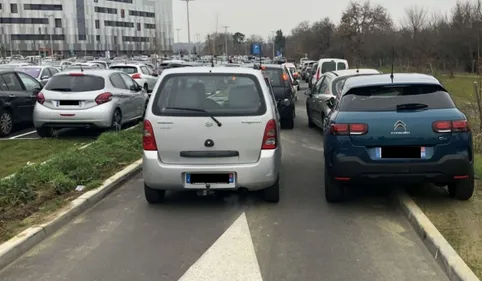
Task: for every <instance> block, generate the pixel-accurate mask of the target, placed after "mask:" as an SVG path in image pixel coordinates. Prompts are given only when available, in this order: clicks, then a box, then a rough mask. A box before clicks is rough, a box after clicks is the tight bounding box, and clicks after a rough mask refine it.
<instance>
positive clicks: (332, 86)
mask: <svg viewBox="0 0 482 281" xmlns="http://www.w3.org/2000/svg"><path fill="white" fill-rule="evenodd" d="M373 74H380V71H378V70H376V69H347V70H340V71H331V72H326V73H325V74H323V75H322V76H321V77H320V79H319V80H318V82H317V83H316V85H315V86H314V87H313V88H311V89H307V90H306V92H305V95H306V96H307V97H306V114H307V115H308V126H309V127H315V126H317V127H319V128H321V129H323V128H324V127H325V125H324V123H325V119H326V117H327V116H328V115H329V114H330V112H331V108H330V107H328V105H327V101H328V100H330V99H331V98H333V97H335V98H336V97H337V96H338V95H339V94H340V93H341V89H342V88H343V84H344V83H345V81H346V80H347V79H348V78H349V77H354V76H360V75H373Z"/></svg>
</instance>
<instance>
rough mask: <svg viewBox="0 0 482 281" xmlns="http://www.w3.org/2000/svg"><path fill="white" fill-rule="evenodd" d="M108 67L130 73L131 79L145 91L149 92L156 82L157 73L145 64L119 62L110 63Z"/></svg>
mask: <svg viewBox="0 0 482 281" xmlns="http://www.w3.org/2000/svg"><path fill="white" fill-rule="evenodd" d="M110 69H115V70H119V71H123V72H124V73H126V74H128V75H130V76H131V77H132V79H134V80H136V82H137V84H139V85H141V86H142V87H143V88H144V89H145V90H146V91H147V93H151V92H152V90H153V89H154V86H155V85H156V83H157V79H158V78H159V75H158V74H157V73H156V72H154V70H153V69H151V68H149V67H148V66H147V65H145V64H138V63H135V64H134V63H119V64H111V66H110Z"/></svg>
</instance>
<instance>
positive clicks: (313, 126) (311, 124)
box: [308, 115, 316, 128]
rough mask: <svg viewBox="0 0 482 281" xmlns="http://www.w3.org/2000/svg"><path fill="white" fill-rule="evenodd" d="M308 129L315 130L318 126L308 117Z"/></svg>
mask: <svg viewBox="0 0 482 281" xmlns="http://www.w3.org/2000/svg"><path fill="white" fill-rule="evenodd" d="M308 127H310V128H315V127H316V124H315V123H313V120H311V117H310V116H309V115H308Z"/></svg>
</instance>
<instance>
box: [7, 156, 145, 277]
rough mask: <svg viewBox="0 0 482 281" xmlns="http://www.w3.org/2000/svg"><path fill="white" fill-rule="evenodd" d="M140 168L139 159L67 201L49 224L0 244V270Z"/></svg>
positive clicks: (28, 229) (27, 230) (30, 229)
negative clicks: (98, 185) (100, 184)
mask: <svg viewBox="0 0 482 281" xmlns="http://www.w3.org/2000/svg"><path fill="white" fill-rule="evenodd" d="M141 167H142V159H139V160H137V161H136V162H134V163H132V164H131V165H129V166H127V167H125V168H124V169H123V170H121V171H120V172H118V173H116V174H115V175H113V176H112V177H110V178H108V179H107V180H105V181H104V183H103V184H102V186H100V187H98V188H96V189H92V190H90V191H87V192H85V193H84V194H82V195H80V196H79V197H77V198H76V199H74V200H73V201H71V202H70V204H69V206H67V207H65V208H64V209H63V210H62V212H60V213H58V214H57V215H56V216H55V218H53V219H52V220H50V221H49V222H46V223H43V224H40V225H34V226H31V227H29V228H27V229H26V230H24V231H22V232H20V233H19V234H17V235H16V236H15V237H13V238H11V239H10V240H8V241H6V242H4V243H2V244H0V270H1V269H3V268H4V267H6V266H7V265H9V264H10V263H12V262H14V261H15V260H16V259H18V258H19V257H20V256H22V255H23V254H24V253H26V252H27V251H28V250H30V249H31V248H33V247H34V246H35V245H37V244H38V243H40V242H41V241H42V240H44V239H45V238H47V237H49V236H50V235H52V234H53V233H54V232H56V231H57V230H59V229H60V228H61V227H63V226H65V225H66V224H67V223H69V222H70V221H71V220H72V219H73V218H75V217H76V216H78V215H79V214H81V213H82V212H84V211H86V210H87V209H89V208H90V207H92V206H93V205H95V204H96V203H98V202H99V201H100V200H102V199H103V198H104V197H106V196H107V195H108V194H109V193H111V192H112V191H114V190H116V189H117V188H118V187H120V185H121V184H122V183H124V182H125V181H127V180H128V179H130V178H132V177H133V176H134V175H135V174H137V172H139V171H140V170H141Z"/></svg>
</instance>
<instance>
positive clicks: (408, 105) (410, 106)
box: [397, 103, 428, 111]
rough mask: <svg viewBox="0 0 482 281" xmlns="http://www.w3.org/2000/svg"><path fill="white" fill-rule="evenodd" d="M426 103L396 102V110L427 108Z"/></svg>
mask: <svg viewBox="0 0 482 281" xmlns="http://www.w3.org/2000/svg"><path fill="white" fill-rule="evenodd" d="M427 107H428V105H426V104H424V103H403V104H397V111H398V110H414V109H424V108H427Z"/></svg>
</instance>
